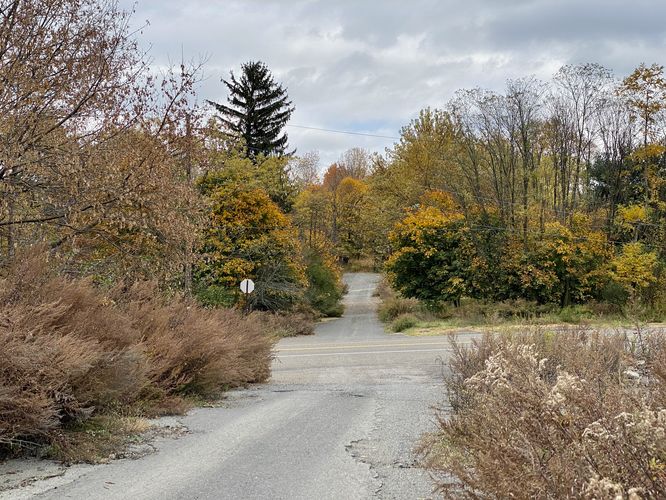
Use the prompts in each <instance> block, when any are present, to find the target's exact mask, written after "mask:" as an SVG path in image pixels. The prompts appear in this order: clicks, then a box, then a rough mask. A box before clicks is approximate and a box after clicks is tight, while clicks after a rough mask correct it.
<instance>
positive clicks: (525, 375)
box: [424, 328, 666, 499]
mask: <svg viewBox="0 0 666 500" xmlns="http://www.w3.org/2000/svg"><path fill="white" fill-rule="evenodd" d="M665 361H666V340H665V339H664V337H663V335H662V334H661V333H656V332H655V333H650V332H648V331H642V330H637V331H635V332H633V333H631V334H622V335H620V334H608V333H607V332H599V331H594V330H580V331H572V332H557V333H556V332H553V331H549V330H548V329H544V328H532V329H530V331H522V332H519V333H518V332H515V333H510V334H496V333H495V334H486V335H484V336H483V338H482V339H480V340H478V341H474V343H473V344H472V345H462V344H458V345H456V347H455V352H454V355H453V359H452V361H451V371H450V373H449V374H448V376H447V378H446V387H447V390H448V397H449V403H450V405H451V406H450V410H448V409H442V410H441V413H440V420H439V431H438V432H436V433H434V434H433V435H431V436H429V437H428V438H427V439H426V442H425V444H424V456H425V461H426V464H427V465H428V467H429V468H430V469H431V470H432V471H433V472H434V473H435V474H436V475H437V477H438V478H439V479H438V482H439V487H440V489H441V492H442V493H443V495H444V496H445V497H447V498H596V499H606V498H608V499H617V498H630V499H638V498H663V497H664V495H666V439H665V438H664V436H665V433H666V410H664V407H665V404H666V373H665V372H664V366H665V364H664V363H665Z"/></svg>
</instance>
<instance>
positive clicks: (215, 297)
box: [194, 285, 237, 307]
mask: <svg viewBox="0 0 666 500" xmlns="http://www.w3.org/2000/svg"><path fill="white" fill-rule="evenodd" d="M194 295H195V296H196V298H197V300H198V301H199V302H200V303H201V304H202V305H203V306H205V307H233V306H234V304H235V303H236V299H237V294H236V293H234V291H232V290H229V289H228V288H227V287H223V286H218V285H211V286H205V287H204V286H202V287H199V288H198V289H197V290H196V291H195V293H194Z"/></svg>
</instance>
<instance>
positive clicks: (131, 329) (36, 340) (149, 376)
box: [0, 255, 274, 452]
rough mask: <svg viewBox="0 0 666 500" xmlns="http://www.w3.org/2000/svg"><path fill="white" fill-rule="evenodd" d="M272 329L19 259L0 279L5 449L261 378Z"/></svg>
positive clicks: (150, 289)
mask: <svg viewBox="0 0 666 500" xmlns="http://www.w3.org/2000/svg"><path fill="white" fill-rule="evenodd" d="M266 330H267V328H266V326H265V325H262V324H260V322H259V321H258V320H257V319H256V318H244V317H242V316H241V315H240V313H238V312H236V311H230V310H206V309H203V308H201V307H199V306H197V304H196V303H194V302H192V301H190V300H187V299H185V298H182V297H173V298H170V299H167V298H164V297H163V295H162V294H160V293H159V291H158V290H157V288H156V286H155V285H154V284H151V283H137V284H135V285H133V286H131V287H117V288H116V289H114V290H111V291H109V292H108V293H102V292H101V291H100V290H99V289H97V288H95V287H94V286H93V285H92V283H91V282H89V281H86V280H70V279H67V278H64V277H62V276H59V275H57V274H55V273H53V272H50V271H49V265H48V262H47V261H46V257H45V256H44V255H34V256H32V257H31V258H30V259H26V260H24V261H22V262H18V263H17V264H16V265H15V266H14V267H13V268H12V269H9V270H8V272H7V273H6V274H5V275H4V276H3V277H2V278H1V279H0V346H2V347H1V349H2V354H1V355H0V451H2V449H4V450H5V452H6V451H7V450H9V449H12V448H13V449H16V448H24V447H25V446H27V445H30V444H44V443H49V442H50V441H51V440H52V439H54V437H55V436H56V434H58V433H59V432H60V430H61V429H62V428H63V426H66V425H67V424H68V423H70V422H81V421H84V420H86V419H88V418H90V417H91V416H94V415H100V414H104V413H105V412H110V411H120V412H124V413H128V412H132V411H137V410H136V409H144V410H145V409H146V408H149V407H151V406H160V405H163V403H164V402H165V401H166V400H168V399H169V398H177V397H179V396H181V395H185V394H193V395H197V396H204V397H206V396H210V395H213V394H215V393H217V392H220V391H222V390H224V389H226V388H228V387H233V386H238V385H241V384H247V383H250V382H261V381H264V380H266V379H267V378H268V377H269V375H270V361H271V356H272V355H271V349H272V346H273V343H274V336H273V335H270V334H269V333H267V331H266ZM58 439H61V437H59V438H58Z"/></svg>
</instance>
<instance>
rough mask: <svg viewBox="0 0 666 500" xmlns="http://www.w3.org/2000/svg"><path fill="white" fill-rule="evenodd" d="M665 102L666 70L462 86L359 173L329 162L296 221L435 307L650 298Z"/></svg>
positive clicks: (659, 247)
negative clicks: (370, 260) (465, 301)
mask: <svg viewBox="0 0 666 500" xmlns="http://www.w3.org/2000/svg"><path fill="white" fill-rule="evenodd" d="M665 108H666V81H665V80H664V76H663V67H661V66H659V65H656V64H653V65H651V66H647V65H645V64H641V65H640V66H638V67H637V68H636V69H635V70H634V71H633V72H632V73H631V74H630V75H628V76H627V77H625V78H624V79H616V78H614V77H613V75H612V73H611V71H610V70H608V69H606V68H604V67H602V66H600V65H598V64H580V65H567V66H564V67H562V68H561V69H560V70H559V71H558V72H557V73H556V74H555V75H554V76H553V78H552V79H551V80H550V81H548V82H543V81H539V80H537V79H536V78H534V77H526V78H521V79H516V80H510V81H508V82H507V84H506V89H505V91H504V92H494V91H489V90H484V89H479V88H476V89H470V90H461V91H459V92H457V93H456V95H455V96H454V98H453V99H452V100H451V101H450V102H449V103H447V105H446V106H444V107H443V108H441V109H432V108H427V109H424V110H422V111H421V112H420V113H419V115H418V117H417V118H415V119H413V120H412V121H411V122H410V123H409V124H408V125H406V126H405V127H404V128H403V129H402V131H401V137H400V140H399V141H398V142H397V143H396V144H395V145H394V146H393V147H391V148H389V149H388V150H387V151H386V154H384V155H374V156H372V157H371V158H369V160H368V163H367V165H368V168H367V170H366V171H364V172H362V173H361V174H360V175H359V174H357V173H353V172H350V171H347V170H346V169H345V165H344V161H341V162H340V163H339V164H336V165H333V166H331V167H330V168H329V169H328V171H327V173H326V175H325V177H324V179H323V182H321V183H319V184H317V185H314V186H312V187H310V188H309V189H308V190H307V191H306V192H305V193H303V194H302V195H301V196H300V198H299V204H300V205H299V206H300V207H301V208H300V214H299V217H300V219H299V221H300V222H299V223H300V226H301V227H302V228H307V231H309V232H311V231H312V230H313V229H314V230H315V231H319V232H322V233H324V234H326V235H327V237H328V238H329V239H330V240H331V241H332V242H333V245H334V247H335V248H336V249H337V251H338V252H339V253H340V254H341V255H344V256H346V257H354V256H359V255H367V256H372V257H374V259H375V262H376V263H377V264H378V265H379V266H383V265H384V264H385V269H386V270H387V271H388V273H389V276H390V277H391V279H392V282H393V284H394V285H395V286H396V287H397V288H398V289H399V290H400V291H401V292H402V293H403V294H405V295H407V296H412V297H417V298H421V299H424V300H426V301H429V302H430V303H433V304H434V303H437V302H442V301H451V302H459V301H460V299H461V298H462V297H475V298H479V299H484V300H506V299H517V298H523V299H528V300H533V301H536V302H539V303H557V304H560V305H562V306H566V305H569V304H573V303H582V302H586V301H589V300H599V301H603V302H607V303H610V304H615V305H617V306H618V307H622V306H623V305H625V304H626V303H628V302H639V303H642V304H644V305H655V304H656V303H658V302H660V301H661V300H662V293H663V292H662V288H663V286H662V281H663V278H662V275H663V271H662V269H663V262H664V257H665V254H664V250H665V247H664V244H665V243H666V241H665V239H664V238H665V236H664V234H665V231H664V230H665V229H666V226H665V225H664V201H666V200H665V196H666V192H665V191H664V173H665V172H664V160H665V159H666V157H665V154H664V153H665V151H666V150H665V144H666V142H665V141H666V135H665V131H666V129H665V128H664V124H665V122H664V117H665V116H666V115H665V113H664V110H665ZM323 199H325V200H326V201H325V202H324V201H322V200H323ZM313 214H322V215H320V216H319V217H318V218H317V217H316V216H315V219H317V221H316V222H312V221H309V220H308V218H312V217H313V216H314V215H313Z"/></svg>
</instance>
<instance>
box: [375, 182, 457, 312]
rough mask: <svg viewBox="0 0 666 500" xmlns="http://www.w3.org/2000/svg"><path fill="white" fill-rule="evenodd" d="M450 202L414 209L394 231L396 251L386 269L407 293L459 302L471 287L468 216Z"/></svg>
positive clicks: (390, 276) (397, 287)
mask: <svg viewBox="0 0 666 500" xmlns="http://www.w3.org/2000/svg"><path fill="white" fill-rule="evenodd" d="M444 198H445V199H446V198H447V197H446V195H444ZM446 205H447V207H446V208H444V209H443V208H442V206H441V205H440V206H432V205H424V206H423V207H421V208H419V209H417V210H415V211H412V212H411V213H410V214H409V215H407V217H405V219H404V220H402V221H401V222H400V223H398V224H397V225H396V227H395V229H394V231H393V232H392V233H391V236H390V238H391V243H392V245H393V247H394V248H395V252H394V253H393V254H392V255H391V257H390V258H389V259H388V261H387V263H386V269H387V271H388V273H389V278H390V280H391V283H392V284H393V286H394V287H395V288H396V289H397V290H399V291H400V292H401V293H403V294H404V295H405V296H407V297H415V298H418V299H421V300H424V301H426V302H429V303H433V304H435V303H438V302H440V301H451V302H454V303H458V302H459V301H460V298H461V297H462V296H463V295H464V294H465V293H466V291H467V277H468V275H469V272H468V267H469V262H468V260H467V259H466V256H467V255H468V252H467V250H466V248H465V247H466V246H467V240H466V237H465V231H464V221H465V218H464V215H463V214H462V213H461V212H460V211H459V209H457V207H455V204H454V202H453V200H452V199H450V198H449V199H448V200H447V203H446Z"/></svg>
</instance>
